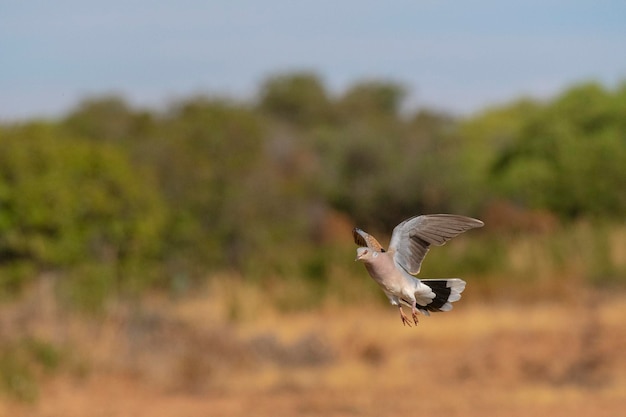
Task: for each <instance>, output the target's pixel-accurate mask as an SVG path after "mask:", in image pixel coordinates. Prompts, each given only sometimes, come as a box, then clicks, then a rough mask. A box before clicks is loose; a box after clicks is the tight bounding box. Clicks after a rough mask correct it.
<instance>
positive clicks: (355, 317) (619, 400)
mask: <svg viewBox="0 0 626 417" xmlns="http://www.w3.org/2000/svg"><path fill="white" fill-rule="evenodd" d="M222 295H223V294H222ZM250 296H251V298H252V299H253V302H254V303H255V304H256V303H258V302H259V300H256V301H254V297H258V295H253V294H250ZM472 298H478V299H479V295H478V294H473V295H471V296H470V295H467V296H466V297H465V298H464V299H463V300H462V301H461V302H459V303H457V305H456V308H455V309H454V310H453V311H452V312H449V313H442V314H434V315H432V316H431V317H425V318H423V319H422V320H421V323H420V325H419V326H417V327H415V328H406V327H403V326H402V325H401V322H400V319H399V318H398V314H397V311H396V309H395V308H392V307H388V308H384V307H381V306H380V305H371V304H368V305H363V306H362V307H361V308H355V307H350V308H339V307H336V306H330V305H329V306H326V307H323V308H321V309H319V310H317V311H312V312H308V313H297V314H278V313H276V312H273V311H272V310H270V309H267V308H266V309H264V310H262V311H261V312H260V313H259V314H258V315H257V316H256V317H255V316H252V315H250V314H245V315H244V318H243V319H240V320H238V321H234V322H233V321H229V320H228V317H229V313H228V311H227V309H228V308H227V307H225V306H224V305H223V304H224V303H220V302H219V301H217V300H218V299H219V298H218V297H216V293H215V291H209V292H208V293H207V294H206V295H198V296H197V297H196V298H195V299H190V300H184V301H180V302H175V303H172V302H170V301H165V300H159V299H153V300H151V301H150V302H146V303H145V305H144V306H143V307H142V308H141V309H126V308H117V309H112V313H111V314H110V315H109V316H108V317H107V319H106V320H104V321H95V320H86V319H84V318H77V317H75V316H71V317H70V316H66V315H64V313H62V312H61V311H60V310H58V309H56V308H55V307H54V306H51V305H47V306H46V305H44V304H41V305H39V306H38V307H36V306H37V305H38V304H37V303H35V304H33V305H32V306H31V309H32V311H31V316H32V317H31V318H29V319H24V321H23V329H26V330H27V331H29V332H32V333H33V334H35V333H36V334H38V335H39V336H40V337H44V338H47V339H48V340H53V341H54V340H56V342H57V343H61V342H63V341H64V342H65V343H67V344H69V345H71V346H73V349H74V352H76V355H77V356H79V357H81V358H83V360H84V362H85V363H88V364H89V368H88V369H87V370H86V371H84V372H74V371H71V370H67V371H65V372H59V373H57V374H56V376H53V377H48V378H43V380H42V381H43V382H42V387H41V390H40V395H39V399H38V401H36V402H34V403H32V404H22V403H18V402H15V401H12V400H8V399H6V397H5V398H3V399H2V400H1V402H0V415H3V416H4V415H7V416H8V415H11V416H20V415H23V416H35V417H36V416H46V417H48V416H64V417H72V416H85V415H89V416H137V417H141V416H151V417H159V416H172V415H184V416H190V417H193V416H244V415H245V416H249V415H254V416H278V415H290V416H309V415H324V416H380V415H398V414H404V415H418V414H434V413H436V414H437V415H446V416H474V415H476V416H478V415H505V416H527V415H533V414H535V415H550V416H552V417H559V416H568V417H569V416H585V417H589V416H596V415H597V416H610V415H621V414H622V413H623V410H624V409H626V353H625V352H626V350H625V349H624V346H626V327H625V326H624V325H623V318H624V317H626V302H625V301H626V298H624V296H623V295H613V296H608V295H601V294H597V293H596V294H591V293H581V294H579V296H578V297H574V298H572V299H573V301H569V302H568V301H563V300H560V301H559V302H557V303H554V304H547V303H538V304H529V305H525V304H521V303H516V304H513V305H510V304H506V303H502V304H500V305H498V304H490V305H480V304H479V303H478V300H477V299H472ZM6 313H7V314H9V313H11V311H6ZM4 317H6V315H4ZM55 338H56V339H55ZM66 368H70V367H69V366H67V367H66Z"/></svg>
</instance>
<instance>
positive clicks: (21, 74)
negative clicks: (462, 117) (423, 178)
mask: <svg viewBox="0 0 626 417" xmlns="http://www.w3.org/2000/svg"><path fill="white" fill-rule="evenodd" d="M298 70H309V71H314V72H316V73H317V74H319V76H320V77H321V78H322V79H323V80H324V82H325V83H326V85H327V86H328V88H329V89H330V90H331V91H332V92H333V93H337V94H339V93H340V92H341V91H343V90H344V89H345V88H347V87H348V86H350V85H351V84H353V83H355V82H357V81H362V80H368V79H385V80H393V81H397V82H400V83H403V84H404V85H406V86H407V87H408V88H409V91H410V93H411V95H410V104H411V105H412V106H416V107H417V106H430V107H435V108H438V109H442V110H447V111H452V112H455V113H459V114H469V113H472V112H476V111H479V110H481V109H483V108H484V107H485V106H487V105H491V104H497V103H501V102H505V101H508V100H511V99H514V98H516V97H519V96H520V95H531V96H535V97H548V96H550V95H553V94H555V93H558V92H559V91H561V90H562V89H564V88H566V87H567V86H569V85H571V84H572V83H575V82H580V81H584V80H597V81H600V82H602V83H604V84H605V85H607V86H614V85H616V84H617V83H618V82H620V81H623V80H626V2H623V1H602V0H594V1H587V0H585V1H571V0H570V1H566V0H543V1H536V0H527V1H523V2H503V1H488V0H482V1H480V0H479V1H472V0H467V1H458V0H457V1H447V0H441V1H434V0H432V1H431V0H413V1H408V0H407V1H400V0H389V1H385V2H383V1H369V0H361V1H357V0H346V1H340V0H332V1H329V0H318V1H315V2H297V1H287V0H264V1H251V0H241V1H238V0H231V1H225V0H224V1H197V0H176V1H173V0H168V1H160V2H157V1H146V0H107V1H106V2H89V1H84V0H80V1H79V0H55V1H42V0H31V1H22V2H17V1H12V2H2V3H1V4H0V120H13V119H21V118H26V117H38V116H56V115H60V114H63V113H64V112H66V111H68V109H70V108H72V107H73V106H75V105H76V104H77V103H78V102H79V100H81V99H82V98H84V97H86V96H94V95H103V94H109V93H116V94H120V95H123V96H124V97H125V98H126V99H127V100H128V101H129V102H131V103H132V104H134V105H138V106H150V107H155V108H158V107H161V106H164V105H166V104H167V103H168V101H171V100H173V99H176V98H180V97H185V96H188V95H191V94H197V93H209V94H219V95H228V96H233V97H236V98H241V99H250V98H253V97H254V95H255V93H256V92H257V90H258V87H259V85H260V84H261V82H262V81H263V80H264V79H266V78H267V77H268V76H270V75H273V74H278V73H285V72H291V71H298Z"/></svg>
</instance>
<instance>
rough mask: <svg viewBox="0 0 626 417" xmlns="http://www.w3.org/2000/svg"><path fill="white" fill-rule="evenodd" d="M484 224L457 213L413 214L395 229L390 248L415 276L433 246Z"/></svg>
mask: <svg viewBox="0 0 626 417" xmlns="http://www.w3.org/2000/svg"><path fill="white" fill-rule="evenodd" d="M483 225H484V223H483V222H481V221H480V220H477V219H472V218H471V217H465V216H457V215H454V214H428V215H422V216H416V217H411V218H410V219H407V220H405V221H403V222H402V223H400V224H399V225H397V226H396V227H395V228H394V229H393V234H392V235H391V242H390V243H389V251H390V252H394V254H393V260H394V262H395V263H396V264H397V265H398V266H400V267H402V268H403V269H404V270H406V271H407V272H408V273H410V274H413V275H415V274H417V273H419V271H420V268H421V266H422V261H423V260H424V257H425V256H426V254H427V253H428V249H429V248H430V246H431V245H435V246H441V245H443V244H445V243H446V242H447V241H448V240H450V239H452V238H453V237H455V236H458V235H459V234H461V233H463V232H465V231H466V230H469V229H473V228H475V227H482V226H483ZM355 239H356V238H355ZM377 243H378V242H377Z"/></svg>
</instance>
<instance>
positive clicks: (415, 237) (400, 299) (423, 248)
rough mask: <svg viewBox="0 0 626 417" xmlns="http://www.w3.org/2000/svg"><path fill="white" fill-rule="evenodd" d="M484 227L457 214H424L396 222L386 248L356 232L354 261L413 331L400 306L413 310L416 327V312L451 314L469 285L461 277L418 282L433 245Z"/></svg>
mask: <svg viewBox="0 0 626 417" xmlns="http://www.w3.org/2000/svg"><path fill="white" fill-rule="evenodd" d="M482 226H484V223H483V222H482V221H480V220H478V219H474V218H471V217H465V216H459V215H455V214H423V215H418V216H414V217H411V218H409V219H406V220H404V221H403V222H402V223H400V224H398V225H397V226H396V227H395V228H394V229H393V232H392V234H391V240H390V241H389V248H388V249H387V250H385V249H384V248H383V246H382V245H381V244H380V243H379V242H378V241H377V240H376V238H374V236H372V235H370V234H368V233H366V232H365V231H363V230H361V229H359V228H358V227H356V228H354V229H353V231H352V235H353V237H354V242H355V243H356V244H357V245H358V246H359V247H358V248H357V250H356V259H355V261H360V262H362V263H363V264H365V269H367V272H368V273H369V275H370V276H371V277H372V278H373V279H374V281H376V283H378V285H379V286H380V287H381V288H382V290H383V291H384V293H385V295H386V296H387V298H389V302H390V303H391V305H393V306H398V308H399V310H400V318H401V319H402V324H403V325H405V326H407V325H408V326H409V327H411V321H410V320H409V318H408V317H407V316H406V314H405V313H404V311H403V310H402V306H403V305H404V306H407V307H410V308H411V313H412V319H413V324H415V325H417V324H418V322H419V320H418V312H419V313H421V314H423V315H425V316H430V312H431V311H432V312H438V311H449V310H451V309H452V303H453V302H455V301H458V300H460V299H461V293H462V292H463V290H464V289H465V285H466V283H465V281H463V280H462V279H460V278H442V279H418V278H416V277H415V276H414V275H417V274H418V273H419V272H420V269H421V266H422V261H423V260H424V257H425V256H426V254H427V253H428V251H429V249H430V247H431V246H432V245H434V246H442V245H444V244H445V243H446V242H447V241H449V240H450V239H452V238H453V237H455V236H458V235H459V234H461V233H463V232H465V231H467V230H470V229H474V228H477V227H482Z"/></svg>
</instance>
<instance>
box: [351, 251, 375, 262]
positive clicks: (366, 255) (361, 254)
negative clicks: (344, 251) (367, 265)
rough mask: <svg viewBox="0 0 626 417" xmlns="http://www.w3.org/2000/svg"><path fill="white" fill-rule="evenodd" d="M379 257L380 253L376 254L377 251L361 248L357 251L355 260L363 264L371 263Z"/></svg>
mask: <svg viewBox="0 0 626 417" xmlns="http://www.w3.org/2000/svg"><path fill="white" fill-rule="evenodd" d="M377 256H378V252H376V251H375V250H372V249H370V248H364V247H360V248H357V249H356V258H355V259H354V260H355V261H361V262H371V261H372V260H373V259H374V258H376V257H377Z"/></svg>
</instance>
